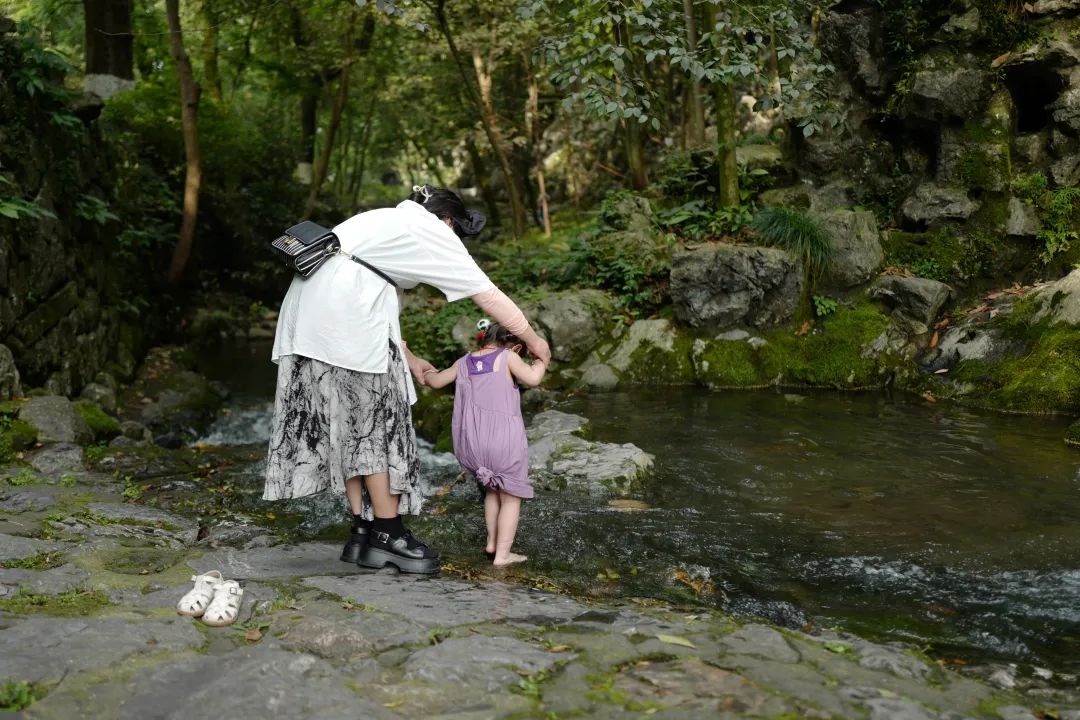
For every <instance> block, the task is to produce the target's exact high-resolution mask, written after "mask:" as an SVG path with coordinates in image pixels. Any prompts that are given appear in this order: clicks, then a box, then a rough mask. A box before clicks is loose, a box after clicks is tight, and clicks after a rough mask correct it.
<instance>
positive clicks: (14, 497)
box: [0, 490, 56, 513]
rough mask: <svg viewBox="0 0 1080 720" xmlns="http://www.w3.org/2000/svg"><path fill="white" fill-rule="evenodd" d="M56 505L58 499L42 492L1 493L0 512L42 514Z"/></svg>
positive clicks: (14, 491)
mask: <svg viewBox="0 0 1080 720" xmlns="http://www.w3.org/2000/svg"><path fill="white" fill-rule="evenodd" d="M55 504H56V498H54V497H53V496H52V495H50V494H49V493H47V492H42V491H41V490H8V491H0V512H6V513H24V512H40V511H42V510H47V509H48V508H51V507H52V506H53V505H55Z"/></svg>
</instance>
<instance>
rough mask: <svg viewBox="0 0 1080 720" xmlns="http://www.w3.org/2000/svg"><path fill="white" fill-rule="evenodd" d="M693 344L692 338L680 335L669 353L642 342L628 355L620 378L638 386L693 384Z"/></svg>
mask: <svg viewBox="0 0 1080 720" xmlns="http://www.w3.org/2000/svg"><path fill="white" fill-rule="evenodd" d="M693 344H694V341H693V338H690V337H686V336H681V335H677V336H675V338H674V339H673V341H672V348H671V350H668V349H666V348H663V347H658V346H656V345H653V344H652V343H650V342H647V341H644V342H642V343H641V344H640V345H638V347H637V348H636V349H635V350H634V352H633V353H632V354H631V355H630V364H629V366H628V367H627V368H626V370H625V371H624V372H623V378H624V379H625V380H628V381H629V382H632V383H637V384H640V385H690V384H693V382H694V364H693V361H692V360H691V353H692V351H693Z"/></svg>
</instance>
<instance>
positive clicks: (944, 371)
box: [934, 368, 949, 375]
mask: <svg viewBox="0 0 1080 720" xmlns="http://www.w3.org/2000/svg"><path fill="white" fill-rule="evenodd" d="M947 372H949V368H941V369H940V370H935V371H934V374H935V375H944V374H945V373H947Z"/></svg>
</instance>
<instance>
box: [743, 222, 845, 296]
mask: <svg viewBox="0 0 1080 720" xmlns="http://www.w3.org/2000/svg"><path fill="white" fill-rule="evenodd" d="M751 227H753V228H754V229H755V230H757V232H758V234H759V235H761V237H762V239H764V240H765V242H766V243H768V244H769V245H773V246H775V247H778V248H782V249H784V250H787V251H788V252H789V253H791V254H792V255H795V256H796V257H798V258H800V259H802V261H803V265H804V266H805V267H806V272H807V275H808V276H809V277H810V278H812V279H817V278H819V277H821V274H822V273H823V272H825V269H826V268H827V267H828V266H829V262H830V261H831V260H832V256H833V246H832V240H831V239H830V238H829V236H828V234H827V233H826V232H825V231H824V230H823V229H822V228H821V226H820V225H819V224H818V223H817V221H816V220H814V218H812V217H810V216H809V215H807V214H806V213H804V212H800V211H798V210H795V209H793V208H782V207H770V208H765V209H764V210H762V211H760V212H759V213H758V214H757V215H756V216H755V217H754V221H753V223H751Z"/></svg>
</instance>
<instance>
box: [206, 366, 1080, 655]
mask: <svg viewBox="0 0 1080 720" xmlns="http://www.w3.org/2000/svg"><path fill="white" fill-rule="evenodd" d="M232 352H233V353H234V354H233V355H226V356H225V359H224V360H221V362H220V364H219V365H218V367H217V368H213V367H210V368H207V369H208V370H210V372H211V374H212V375H215V376H217V377H219V378H221V379H224V380H227V381H229V378H230V376H235V374H237V373H238V374H239V375H240V376H241V380H240V382H238V383H233V382H232V381H230V385H232V386H233V387H234V388H236V390H237V392H236V394H235V401H234V403H233V407H232V408H231V411H230V412H229V413H228V414H227V415H225V416H223V417H222V419H221V420H219V422H218V423H216V424H215V425H214V427H212V428H210V430H209V431H208V433H207V435H206V436H205V437H204V438H203V439H202V440H201V442H204V443H207V444H244V443H265V442H266V436H267V433H268V430H269V424H268V417H269V412H270V406H269V404H268V403H267V398H268V397H269V396H270V395H271V394H272V391H273V367H272V366H270V367H267V366H269V363H268V362H266V360H265V358H266V357H267V356H268V348H259V349H258V351H257V352H252V351H250V349H244V348H237V349H234V350H233V351H232ZM248 353H250V355H249V354H248ZM249 360H250V364H249ZM215 370H216V372H215ZM559 409H562V410H565V411H568V412H576V413H579V414H582V415H585V416H586V417H588V418H590V420H591V425H592V433H593V436H594V438H595V439H597V440H607V441H613V442H633V443H635V444H637V445H639V446H640V447H642V448H643V449H645V450H647V451H648V452H651V453H653V454H654V455H656V457H657V470H658V472H657V477H656V479H655V480H654V481H653V482H651V483H650V484H649V485H648V487H647V488H646V490H645V492H644V494H643V495H642V496H641V497H640V498H639V499H640V500H641V501H643V503H636V504H635V503H630V504H629V505H631V506H634V505H639V506H644V507H614V506H612V504H609V503H608V502H606V501H604V500H601V499H591V498H585V499H583V498H580V497H577V496H571V495H563V494H551V493H542V494H540V495H539V496H538V497H537V499H536V500H534V501H531V502H530V503H528V504H527V505H526V506H525V510H524V515H523V518H522V526H521V530H520V532H519V536H518V537H519V541H518V543H517V549H518V550H519V551H520V552H523V553H525V554H528V555H529V556H530V562H529V568H530V571H532V572H534V573H540V574H544V575H549V576H550V577H552V578H553V579H555V580H556V581H557V582H560V583H562V584H566V583H569V584H572V585H576V586H577V587H579V589H587V590H588V591H589V592H599V593H607V594H619V595H634V596H652V597H661V598H665V599H668V600H676V601H684V602H695V603H706V604H712V605H716V606H718V607H722V608H724V609H726V610H729V611H732V612H736V613H742V614H747V615H755V616H762V617H766V618H768V619H770V620H773V621H775V622H778V623H781V624H786V625H789V626H803V625H806V624H815V625H818V626H838V627H842V628H846V629H850V630H853V631H856V632H860V633H863V634H867V635H870V636H873V637H875V638H878V639H903V640H908V641H913V642H917V643H919V644H921V645H925V646H929V648H930V649H931V651H932V652H934V653H935V654H937V655H939V656H945V657H952V656H958V657H961V658H964V659H965V660H968V661H975V660H986V659H1001V660H1007V661H1024V662H1028V663H1033V664H1038V665H1046V666H1049V667H1052V668H1054V669H1057V670H1059V671H1071V672H1076V671H1078V670H1080V452H1076V451H1075V450H1070V449H1069V448H1067V447H1066V446H1065V445H1064V444H1063V443H1062V441H1061V437H1062V432H1063V430H1064V427H1065V425H1066V421H1064V420H1060V419H1048V418H1041V417H1008V416H998V415H991V414H987V413H981V412H970V411H967V410H963V409H960V408H957V407H952V406H937V405H931V404H927V403H925V402H923V401H921V400H912V399H908V398H887V397H885V396H883V395H877V394H859V395H853V394H815V395H813V396H802V395H784V394H779V393H773V392H740V393H708V392H705V391H702V390H699V389H694V388H680V389H661V390H655V389H648V390H647V389H639V390H635V391H634V392H632V393H615V394H610V395H597V396H591V397H579V398H573V399H571V400H568V401H565V402H563V403H562V404H560V406H559ZM421 454H422V458H423V466H424V476H425V479H426V480H427V483H428V487H429V489H431V490H434V488H436V487H438V486H440V485H443V484H445V483H447V482H449V481H450V480H452V479H453V477H454V476H455V475H456V473H457V467H456V463H454V461H453V458H452V456H448V455H439V454H435V453H432V452H431V451H430V446H425V448H424V449H423V450H422V453H421ZM261 470H262V468H261V465H259V464H256V465H253V466H250V467H248V468H246V469H244V470H242V471H240V472H238V473H236V477H235V481H236V483H237V485H238V486H241V487H242V488H244V492H246V493H247V494H248V496H249V505H250V507H251V509H253V510H260V511H261V510H264V509H267V508H269V507H271V506H270V505H269V504H265V503H263V504H260V502H261V501H258V500H257V499H256V498H257V494H258V492H259V491H260V490H261ZM478 498H479V495H478V494H477V493H476V491H475V489H474V488H473V487H472V486H471V485H470V484H469V483H459V484H458V485H457V486H456V488H455V490H454V492H453V493H452V494H451V495H450V497H449V498H446V499H441V500H439V499H433V501H432V506H433V507H436V508H438V510H437V511H443V510H445V512H444V513H442V514H440V515H438V517H429V518H427V519H425V520H424V521H417V524H418V525H419V527H418V530H421V531H422V532H423V533H424V534H425V536H426V537H427V539H429V540H430V541H432V542H433V544H437V545H438V546H439V547H440V549H442V550H443V553H444V557H449V558H451V559H452V560H453V561H454V562H455V563H458V564H465V565H467V564H469V563H475V564H476V565H477V566H479V565H480V564H481V563H482V562H483V558H482V554H481V553H480V552H479V549H480V544H481V543H482V541H483V518H482V511H481V508H480V505H479V503H478V502H476V503H474V500H476V499H478ZM617 504H618V503H616V505H617ZM263 505H265V506H266V507H263ZM342 508H343V506H342V504H341V500H340V498H339V497H335V496H332V495H330V494H327V495H326V496H325V497H320V496H315V497H312V498H310V499H305V500H303V501H294V502H290V503H288V504H287V506H286V507H282V506H281V504H277V506H276V507H275V509H276V510H277V512H279V513H281V512H282V511H285V512H293V513H297V514H298V516H302V517H303V518H304V521H303V523H301V526H300V531H301V532H306V533H308V534H314V533H318V532H321V531H323V530H324V529H325V528H326V527H327V526H328V525H335V524H340V523H341V518H343V517H344V514H343V511H342ZM598 574H599V576H600V577H599V578H598V577H597V576H598Z"/></svg>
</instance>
